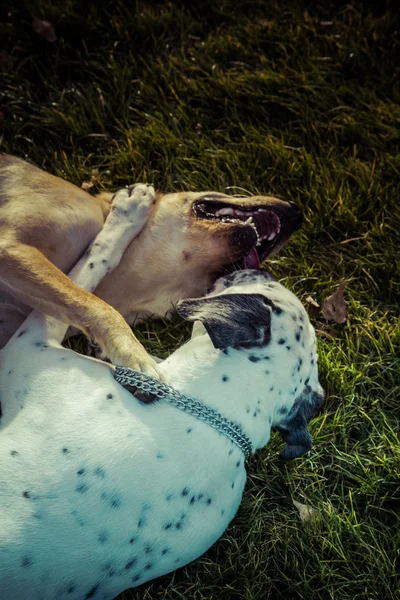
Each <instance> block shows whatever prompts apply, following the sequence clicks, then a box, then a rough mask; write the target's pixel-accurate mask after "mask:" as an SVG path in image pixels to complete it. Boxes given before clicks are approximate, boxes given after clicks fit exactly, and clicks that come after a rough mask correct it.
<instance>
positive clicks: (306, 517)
mask: <svg viewBox="0 0 400 600" xmlns="http://www.w3.org/2000/svg"><path fill="white" fill-rule="evenodd" d="M292 502H293V504H294V506H295V507H296V508H297V510H298V511H299V516H300V519H301V521H303V523H307V522H308V521H314V520H315V518H316V517H317V516H318V515H319V513H318V511H317V510H316V509H315V508H312V507H311V506H307V504H302V503H301V502H297V500H293V499H292Z"/></svg>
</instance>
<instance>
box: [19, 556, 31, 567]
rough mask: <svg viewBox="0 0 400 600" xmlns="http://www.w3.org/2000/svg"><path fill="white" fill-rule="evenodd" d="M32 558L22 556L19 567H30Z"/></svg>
mask: <svg viewBox="0 0 400 600" xmlns="http://www.w3.org/2000/svg"><path fill="white" fill-rule="evenodd" d="M32 562H33V561H32V557H31V556H24V557H23V559H22V562H21V565H22V566H23V567H25V568H28V567H31V566H32Z"/></svg>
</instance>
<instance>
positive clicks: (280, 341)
mask: <svg viewBox="0 0 400 600" xmlns="http://www.w3.org/2000/svg"><path fill="white" fill-rule="evenodd" d="M278 344H280V345H281V346H283V344H286V340H285V339H284V338H279V340H278Z"/></svg>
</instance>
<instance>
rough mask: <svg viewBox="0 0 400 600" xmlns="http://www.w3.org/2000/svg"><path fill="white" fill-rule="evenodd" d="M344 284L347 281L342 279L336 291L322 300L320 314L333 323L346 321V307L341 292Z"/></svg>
mask: <svg viewBox="0 0 400 600" xmlns="http://www.w3.org/2000/svg"><path fill="white" fill-rule="evenodd" d="M346 285H347V281H346V280H344V281H342V283H341V284H340V285H339V287H338V289H337V290H336V292H334V293H333V294H332V295H331V296H329V298H327V299H326V300H324V301H323V303H322V316H323V317H324V319H326V320H327V321H334V322H335V323H344V322H345V321H346V319H347V307H346V302H345V300H344V293H343V291H344V288H345V286H346Z"/></svg>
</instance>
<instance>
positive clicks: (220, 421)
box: [114, 367, 252, 458]
mask: <svg viewBox="0 0 400 600" xmlns="http://www.w3.org/2000/svg"><path fill="white" fill-rule="evenodd" d="M114 378H115V379H116V381H118V383H120V384H121V385H130V386H132V387H136V388H139V389H141V390H143V391H144V392H148V393H150V394H153V395H154V396H156V397H157V398H158V399H159V400H161V399H164V400H166V401H167V402H169V403H170V404H172V405H173V406H175V407H176V408H179V409H180V410H183V411H184V412H187V413H189V414H191V415H193V416H194V417H196V419H199V420H200V421H203V422H204V423H207V424H208V425H211V427H213V428H214V429H216V430H217V431H219V432H220V433H222V434H223V435H226V436H227V437H228V438H229V439H230V440H232V442H234V444H236V445H237V446H239V448H240V449H241V450H242V451H243V452H244V454H245V455H246V458H247V457H248V456H250V454H251V452H252V446H251V441H250V439H249V438H248V437H247V436H246V435H245V434H244V433H243V431H242V429H241V427H240V425H238V424H237V423H233V422H232V421H229V419H226V418H225V417H224V416H222V415H221V414H220V413H219V412H218V411H217V410H215V409H213V408H210V407H208V406H206V405H205V404H203V403H202V402H199V401H198V400H195V399H194V398H190V397H189V396H185V395H184V394H182V393H181V392H179V391H178V390H175V389H174V388H173V387H171V386H170V385H168V384H166V383H164V382H163V381H159V380H158V379H154V378H153V377H150V375H146V374H145V373H141V372H140V371H135V370H134V369H129V368H128V367H116V368H115V371H114Z"/></svg>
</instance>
